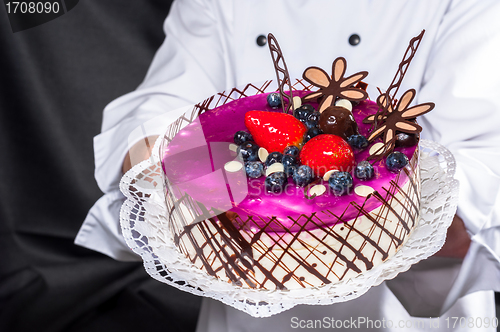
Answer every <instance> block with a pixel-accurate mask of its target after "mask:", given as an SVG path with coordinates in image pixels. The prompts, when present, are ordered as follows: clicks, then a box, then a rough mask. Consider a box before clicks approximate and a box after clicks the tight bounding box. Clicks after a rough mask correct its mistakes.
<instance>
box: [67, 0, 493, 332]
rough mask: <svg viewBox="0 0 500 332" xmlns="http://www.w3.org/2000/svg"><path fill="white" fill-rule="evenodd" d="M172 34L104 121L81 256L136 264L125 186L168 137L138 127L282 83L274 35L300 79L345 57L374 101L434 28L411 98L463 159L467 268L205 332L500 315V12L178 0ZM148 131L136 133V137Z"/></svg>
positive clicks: (452, 0) (441, 3)
mask: <svg viewBox="0 0 500 332" xmlns="http://www.w3.org/2000/svg"><path fill="white" fill-rule="evenodd" d="M164 28H165V33H166V35H167V38H166V39H165V42H164V43H163V45H162V46H161V47H160V49H159V50H158V52H157V54H156V56H155V58H154V60H153V63H152V65H151V67H150V69H149V71H148V73H147V75H146V78H145V80H144V82H143V83H142V84H141V85H140V86H139V87H138V89H137V90H136V91H134V92H131V93H129V94H127V95H125V96H123V97H121V98H118V99H117V100H115V101H113V102H111V103H110V104H109V105H108V106H107V107H106V109H105V110H104V117H103V124H102V133H101V134H99V135H98V136H96V137H95V140H94V149H95V162H96V173H95V177H96V180H97V183H98V185H99V187H100V189H101V190H102V191H103V192H104V196H103V197H102V198H101V199H100V200H98V201H97V202H96V204H95V205H94V206H93V207H92V209H91V210H90V211H89V213H88V216H87V218H86V219H85V221H84V223H83V225H82V227H81V229H80V232H79V233H78V235H77V238H76V240H75V242H76V243H77V244H79V245H82V246H85V247H88V248H91V249H94V250H97V251H100V252H102V253H104V254H107V255H109V256H111V257H113V258H115V259H118V260H137V259H138V257H137V256H136V255H135V254H133V253H132V252H131V251H130V250H129V249H128V247H127V246H126V244H125V242H124V240H123V238H122V237H121V235H120V227H119V221H118V220H119V219H118V214H119V209H120V206H121V203H122V201H123V196H122V194H121V193H120V192H119V189H118V183H119V181H120V177H121V165H122V162H123V160H124V157H125V154H126V152H127V150H128V149H129V148H130V147H131V146H132V145H133V144H134V143H135V142H136V141H137V140H139V138H140V137H143V136H147V135H152V134H161V128H155V127H154V126H150V127H147V126H146V127H147V128H146V127H144V126H142V127H140V126H141V125H143V124H144V122H146V121H147V120H150V119H152V118H154V117H155V116H158V115H160V114H167V115H168V116H169V117H170V121H174V120H175V119H176V117H177V116H179V115H180V111H176V110H177V109H178V108H180V107H182V106H186V105H189V104H193V103H196V102H198V101H200V100H203V99H204V98H206V97H208V96H210V95H213V94H215V93H216V92H219V91H223V90H229V89H231V88H233V87H235V86H243V85H245V84H247V83H249V82H262V81H264V80H266V79H273V78H275V72H274V68H273V65H272V61H271V57H270V53H269V50H268V48H267V45H266V46H264V47H260V46H258V45H257V43H256V39H257V37H258V36H259V35H267V33H268V32H272V33H273V34H274V35H275V36H276V38H277V39H278V41H279V43H280V46H281V49H282V51H283V53H284V57H285V60H286V62H287V66H288V70H289V72H290V76H291V77H292V78H293V77H297V78H300V77H301V75H302V72H303V70H304V69H305V68H307V67H309V66H318V67H321V68H324V69H325V70H326V71H327V72H329V71H330V70H331V65H332V62H333V60H334V59H335V58H336V57H338V56H343V57H345V58H346V59H347V61H348V63H347V72H346V75H350V74H353V73H355V72H358V71H362V70H367V71H369V73H370V74H369V75H368V77H367V78H366V79H365V81H366V82H368V83H369V87H368V92H369V93H370V95H371V96H372V97H373V96H376V95H377V92H376V88H377V87H380V88H381V89H382V90H385V89H387V88H388V86H389V84H390V82H391V81H392V79H393V77H394V75H395V73H396V70H397V66H398V64H399V63H400V61H401V59H402V58H403V54H404V52H405V50H406V48H407V46H408V42H409V40H410V39H411V38H412V37H414V36H416V35H418V34H419V33H420V32H421V30H422V29H425V30H426V32H425V35H424V38H423V40H422V42H421V44H420V47H419V49H418V52H417V55H416V56H415V58H414V59H413V61H412V63H411V65H410V67H409V70H408V71H407V73H406V76H405V78H404V81H403V83H402V85H401V88H400V90H399V91H400V93H399V95H401V94H402V93H403V92H404V91H406V90H407V89H409V88H415V89H416V90H417V92H418V93H417V97H416V100H415V102H416V103H422V102H428V101H433V102H435V103H436V108H435V109H434V110H433V111H432V112H431V113H428V114H427V115H425V116H424V117H423V119H421V120H420V123H421V124H422V126H423V127H424V131H423V133H422V136H423V137H424V138H429V139H432V140H435V141H437V142H440V143H441V144H443V145H445V146H446V147H447V148H448V149H450V150H451V151H452V152H453V153H454V155H455V158H456V161H457V173H456V178H457V179H458V180H459V181H460V199H459V206H458V212H457V213H458V215H459V216H460V217H461V218H462V219H463V220H464V223H465V226H466V228H467V230H468V232H469V234H470V235H471V238H472V244H471V247H470V249H469V252H468V254H467V256H466V257H465V259H464V260H463V262H461V261H460V262H456V261H454V260H446V259H444V260H443V259H440V258H435V259H430V260H428V262H425V263H422V265H420V264H419V265H420V267H417V268H415V269H412V270H414V271H410V272H408V273H405V274H403V275H400V276H399V277H398V278H396V279H394V280H392V281H390V282H386V283H384V284H382V285H381V286H379V287H376V288H373V289H372V290H370V291H369V292H368V293H367V294H365V295H364V296H362V297H361V298H359V299H357V300H354V301H351V302H348V303H344V304H335V305H333V306H329V307H322V308H321V310H322V311H319V310H320V309H319V307H312V306H309V307H307V308H304V307H303V306H301V307H299V308H294V309H292V310H290V311H289V312H285V313H283V314H280V315H277V316H273V317H274V318H273V317H271V318H269V319H266V320H260V321H259V320H258V319H255V318H251V317H250V316H248V315H246V314H243V313H240V312H236V311H235V310H234V309H231V308H228V307H226V306H223V305H220V304H218V303H215V302H212V301H205V302H204V305H203V309H202V314H201V318H200V322H201V323H200V325H199V330H200V331H203V330H206V331H254V330H256V329H258V328H264V327H265V328H266V329H269V325H262V324H263V322H264V321H266V322H267V324H270V323H272V322H284V321H287V322H288V323H287V324H288V325H282V326H283V327H282V328H281V327H279V326H278V325H276V328H275V329H276V330H278V331H280V330H290V329H294V328H293V326H291V325H290V324H291V317H292V316H291V315H293V314H296V315H297V314H301V313H302V314H306V313H309V312H331V313H332V314H331V315H334V316H335V317H346V318H348V317H350V316H356V317H358V316H362V315H363V314H366V315H371V316H370V317H372V319H373V318H380V317H383V318H384V317H385V318H386V319H387V318H388V317H394V318H398V317H399V318H400V317H407V316H408V313H407V312H406V311H405V309H406V310H407V311H408V312H409V313H410V314H412V315H415V316H439V315H443V314H445V315H447V316H449V315H451V314H455V315H458V314H460V315H469V316H470V315H476V316H477V315H481V316H482V317H485V316H489V317H490V318H492V317H493V316H494V314H495V311H494V306H493V299H492V292H491V290H497V291H500V258H499V256H500V190H499V188H500V154H499V150H500V130H499V125H500V98H498V94H499V92H500V77H499V74H500V61H499V59H500V56H499V55H500V2H499V1H497V0H400V1H394V0H354V1H341V0H337V1H333V0H315V1H305V0H274V1H263V0H252V1H248V0H246V1H244V0H240V1H231V0H177V1H175V2H174V3H173V5H172V7H171V11H170V14H169V16H168V18H167V20H166V21H165V25H164ZM352 34H358V35H359V37H360V43H359V44H357V45H350V44H349V42H348V39H349V37H350V36H351V35H352ZM397 97H398V96H397ZM137 127H140V128H141V129H140V130H138V131H137V130H136V133H138V134H137V135H135V136H134V135H132V136H130V133H131V132H132V131H133V130H134V129H135V128H137ZM145 128H146V129H145ZM436 261H437V263H436ZM483 290H490V291H488V292H482V291H483ZM405 294H406V295H405ZM408 294H410V295H411V296H408ZM466 294H469V295H467V296H465V295H466ZM457 300H458V301H457ZM374 304H376V308H377V309H376V310H375V311H374V307H373V306H374ZM389 304H390V305H389ZM294 310H295V311H294ZM314 310H317V311H314ZM325 310H326V311H325ZM207 312H209V313H210V315H208V316H207ZM405 315H406V316H405ZM216 316H217V317H225V318H224V319H223V320H222V321H223V322H224V324H223V326H215V327H213V323H214V320H208V318H207V317H216ZM316 316H317V315H316ZM408 317H409V316H408ZM299 318H300V317H299ZM299 318H298V319H299ZM303 318H304V319H306V317H303ZM443 319H444V318H443V317H442V318H441V320H443ZM245 321H246V322H245ZM243 322H244V323H243ZM210 324H212V325H210ZM211 326H212V327H211ZM443 326H444V325H443V323H441V326H440V327H441V328H443ZM245 327H246V328H245ZM297 329H300V328H297ZM396 329H397V328H396ZM308 330H309V331H313V330H314V329H308ZM377 330H385V331H392V329H390V328H385V329H383V328H381V329H377ZM399 330H401V329H399ZM414 330H418V329H415V328H414ZM432 330H433V331H438V330H439V329H432ZM453 330H457V329H453ZM483 330H484V331H486V330H487V329H486V330H485V329H483ZM483 330H481V331H483Z"/></svg>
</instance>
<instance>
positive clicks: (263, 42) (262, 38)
mask: <svg viewBox="0 0 500 332" xmlns="http://www.w3.org/2000/svg"><path fill="white" fill-rule="evenodd" d="M266 44H267V37H266V36H264V35H260V36H259V37H257V45H259V46H264V45H266Z"/></svg>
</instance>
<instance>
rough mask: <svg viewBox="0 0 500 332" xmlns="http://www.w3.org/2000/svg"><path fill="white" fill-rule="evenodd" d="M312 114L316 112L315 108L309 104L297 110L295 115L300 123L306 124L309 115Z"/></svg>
mask: <svg viewBox="0 0 500 332" xmlns="http://www.w3.org/2000/svg"><path fill="white" fill-rule="evenodd" d="M312 112H314V108H313V107H312V106H311V105H309V104H305V105H302V106H300V107H299V108H297V109H295V111H294V112H293V115H294V116H295V117H296V118H297V120H299V121H300V122H306V120H307V118H308V117H309V115H311V114H312Z"/></svg>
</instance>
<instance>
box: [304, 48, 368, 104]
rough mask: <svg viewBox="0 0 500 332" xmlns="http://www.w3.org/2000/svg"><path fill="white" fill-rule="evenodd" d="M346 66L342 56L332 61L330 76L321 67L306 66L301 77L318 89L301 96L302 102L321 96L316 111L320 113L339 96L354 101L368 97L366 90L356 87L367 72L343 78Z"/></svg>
mask: <svg viewBox="0 0 500 332" xmlns="http://www.w3.org/2000/svg"><path fill="white" fill-rule="evenodd" d="M346 68H347V61H346V59H344V58H342V57H339V58H337V59H335V61H333V64H332V76H331V78H330V76H329V75H328V74H327V73H326V72H325V71H324V70H323V69H321V68H318V67H309V68H307V69H306V70H305V71H304V73H303V74H302V78H303V79H304V80H306V81H307V82H309V83H310V84H312V85H314V86H316V87H318V88H319V90H318V91H316V92H313V93H311V94H308V95H307V96H304V97H302V103H303V104H305V103H307V102H309V101H311V100H316V99H318V98H320V97H322V99H321V102H320V103H319V106H318V111H319V112H320V113H321V112H323V111H324V110H325V109H326V108H327V107H329V106H333V105H335V101H336V100H337V99H339V98H344V99H347V100H349V101H355V102H358V101H363V100H365V99H366V98H368V93H366V91H364V90H363V89H362V88H358V87H356V86H357V84H358V83H359V82H360V81H361V80H362V79H363V78H365V77H366V76H367V75H368V72H367V71H361V72H359V73H356V74H354V75H351V76H349V77H347V78H344V74H345V71H346ZM355 85H356V86H355Z"/></svg>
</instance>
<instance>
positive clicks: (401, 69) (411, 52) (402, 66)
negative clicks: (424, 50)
mask: <svg viewBox="0 0 500 332" xmlns="http://www.w3.org/2000/svg"><path fill="white" fill-rule="evenodd" d="M424 33H425V30H422V32H421V33H420V34H419V35H418V36H416V37H413V38H412V39H410V43H409V45H408V48H407V49H406V52H405V54H404V56H403V60H402V61H401V62H400V63H399V66H398V71H397V72H396V75H395V76H394V78H393V79H392V82H391V84H390V85H389V88H388V89H387V91H386V92H385V93H384V94H385V99H386V100H387V101H394V100H395V97H396V94H397V93H398V90H399V87H400V86H401V82H402V81H403V78H404V77H405V74H406V71H407V70H408V67H409V66H410V63H411V60H413V58H414V57H415V53H417V49H418V47H419V46H420V42H421V41H422V38H423V37H424ZM393 90H395V91H394V92H392V91H393ZM391 92H392V96H391ZM389 105H390V103H389V102H388V103H386V106H385V107H384V108H383V109H380V110H379V111H378V112H377V114H376V116H375V122H374V126H373V131H375V130H376V129H377V128H378V123H377V120H378V119H379V115H381V118H384V117H385V116H386V115H387V112H388V109H389ZM393 106H394V105H393Z"/></svg>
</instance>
